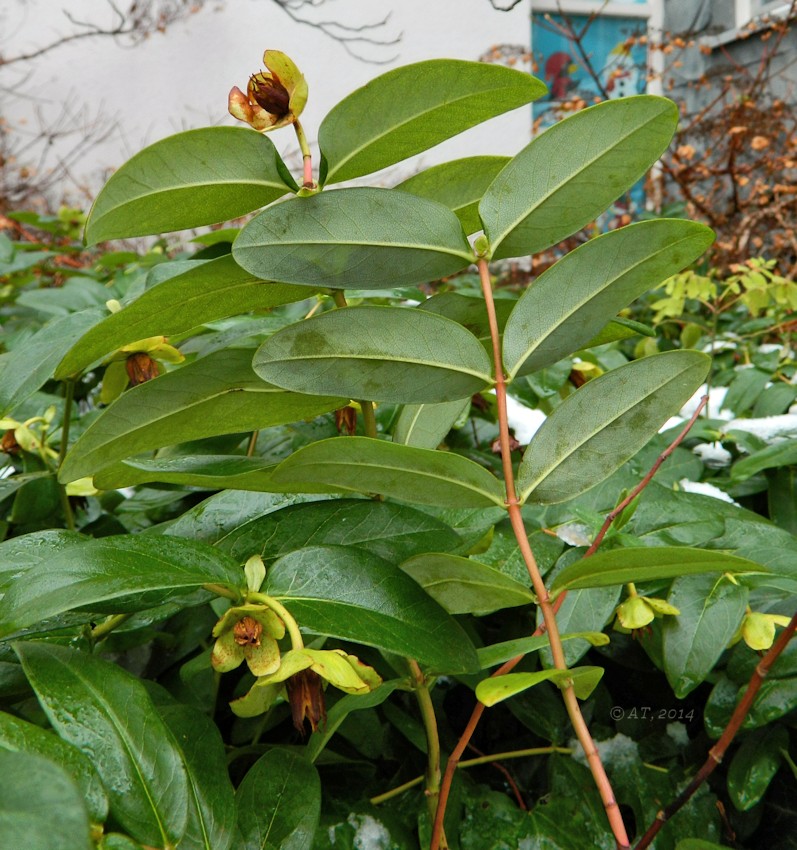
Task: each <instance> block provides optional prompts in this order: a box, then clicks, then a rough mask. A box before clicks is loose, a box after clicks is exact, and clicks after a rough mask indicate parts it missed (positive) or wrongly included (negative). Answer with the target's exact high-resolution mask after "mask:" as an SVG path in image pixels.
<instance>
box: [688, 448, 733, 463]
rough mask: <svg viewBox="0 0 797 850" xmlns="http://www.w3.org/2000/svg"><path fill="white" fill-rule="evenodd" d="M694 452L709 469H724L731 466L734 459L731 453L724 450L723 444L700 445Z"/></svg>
mask: <svg viewBox="0 0 797 850" xmlns="http://www.w3.org/2000/svg"><path fill="white" fill-rule="evenodd" d="M692 452H693V453H694V454H696V455H697V456H698V457H699V458H700V460H702V461H703V463H704V464H705V465H706V466H707V467H708V468H709V469H724V468H725V467H726V466H729V465H730V462H731V458H732V455H731V453H730V452H729V451H728V450H727V449H726V448H724V446H723V445H722V443H699V444H698V445H696V446H695V447H694V448H693V449H692Z"/></svg>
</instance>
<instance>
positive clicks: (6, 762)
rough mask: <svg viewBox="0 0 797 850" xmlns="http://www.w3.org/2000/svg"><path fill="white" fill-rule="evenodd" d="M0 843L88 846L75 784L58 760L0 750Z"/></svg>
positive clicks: (82, 849)
mask: <svg viewBox="0 0 797 850" xmlns="http://www.w3.org/2000/svg"><path fill="white" fill-rule="evenodd" d="M0 772H2V775H3V776H4V777H6V779H5V781H4V782H3V783H2V785H0V847H7V848H8V850H11V848H19V850H23V848H24V850H90V848H91V847H92V846H93V844H92V841H91V837H90V825H89V818H88V814H87V812H86V806H85V803H84V802H83V799H82V797H81V796H80V792H79V791H78V789H77V786H76V785H75V783H74V782H73V781H72V778H71V777H70V776H69V774H68V773H67V772H66V771H65V770H64V769H63V768H61V767H59V766H58V765H57V764H55V763H53V762H51V761H48V760H47V759H46V758H42V756H39V755H33V754H32V753H26V752H8V751H6V750H0Z"/></svg>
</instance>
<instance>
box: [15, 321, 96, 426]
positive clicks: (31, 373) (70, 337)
mask: <svg viewBox="0 0 797 850" xmlns="http://www.w3.org/2000/svg"><path fill="white" fill-rule="evenodd" d="M104 312H105V311H104V310H102V309H100V308H92V309H90V310H83V311H81V312H80V313H70V314H69V315H68V316H63V317H60V318H57V319H53V320H52V321H50V322H48V323H47V324H46V325H44V327H43V328H41V330H38V331H36V333H35V334H33V336H31V337H29V338H28V339H26V340H25V341H24V342H23V343H20V344H19V345H18V346H16V348H14V349H13V350H12V351H10V352H8V354H5V355H3V359H2V375H3V380H2V381H0V416H5V415H6V414H7V413H10V412H12V411H13V410H14V409H15V408H16V407H17V406H18V405H20V404H21V403H22V402H23V401H25V399H27V398H29V397H30V396H31V395H33V393H35V392H36V390H38V389H39V387H41V386H42V385H43V384H44V383H45V381H48V380H49V379H50V378H52V376H53V372H54V371H55V368H56V366H57V365H58V362H59V361H60V359H61V358H62V357H63V355H64V350H66V349H68V348H71V346H72V345H73V344H74V343H75V342H77V340H79V339H80V337H81V336H83V334H84V333H85V332H86V331H87V330H88V329H89V328H90V327H91V326H92V325H95V324H96V323H97V322H99V321H100V319H102V317H103V315H104Z"/></svg>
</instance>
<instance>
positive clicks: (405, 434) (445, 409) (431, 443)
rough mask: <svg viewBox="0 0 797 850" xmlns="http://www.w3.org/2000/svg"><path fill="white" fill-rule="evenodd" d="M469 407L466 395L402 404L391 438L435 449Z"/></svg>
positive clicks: (419, 446)
mask: <svg viewBox="0 0 797 850" xmlns="http://www.w3.org/2000/svg"><path fill="white" fill-rule="evenodd" d="M469 408H470V399H469V398H466V399H464V400H461V399H458V400H456V401H445V402H442V403H441V404H405V405H404V406H403V407H402V408H401V412H400V413H399V415H398V418H397V419H396V424H395V426H394V427H393V442H394V443H401V444H402V445H405V446H415V447H416V448H418V449H436V448H437V447H438V446H439V445H440V443H442V442H443V440H444V439H445V437H446V434H448V432H449V431H450V430H451V428H452V426H453V425H454V423H455V422H457V421H458V420H459V419H460V418H461V417H462V416H463V415H464V414H465V412H466V411H467V410H468V409H469Z"/></svg>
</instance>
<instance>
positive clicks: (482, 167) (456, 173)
mask: <svg viewBox="0 0 797 850" xmlns="http://www.w3.org/2000/svg"><path fill="white" fill-rule="evenodd" d="M509 160H510V157H508V156H468V157H465V158H464V159H455V160H452V161H451V162H444V163H442V164H441V165H433V166H432V167H431V168H427V169H426V170H425V171H421V172H420V174H415V175H413V176H412V177H410V178H409V180H405V181H404V182H403V183H399V184H398V186H396V189H401V191H402V192H409V193H410V194H411V195H418V196H419V197H421V198H429V199H430V200H432V201H438V202H439V203H441V204H444V205H445V206H447V207H448V208H449V209H450V210H451V211H452V212H453V213H454V214H455V215H456V217H457V218H458V219H459V220H460V222H461V224H462V229H463V230H464V231H465V233H475V232H476V231H477V230H481V229H482V223H481V220H480V219H479V201H480V200H481V199H482V195H483V194H484V192H485V190H486V189H487V187H488V186H489V185H490V183H492V181H493V179H494V178H495V177H496V175H497V174H498V172H499V171H500V170H501V169H502V168H503V167H504V166H505V165H506V164H507V163H508V162H509Z"/></svg>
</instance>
